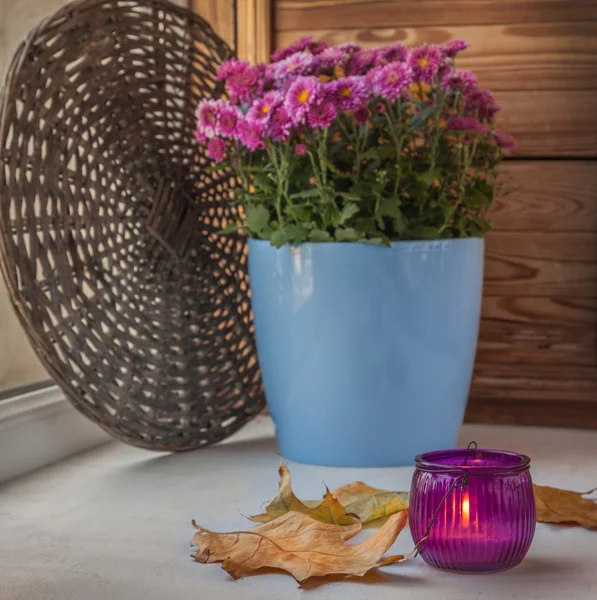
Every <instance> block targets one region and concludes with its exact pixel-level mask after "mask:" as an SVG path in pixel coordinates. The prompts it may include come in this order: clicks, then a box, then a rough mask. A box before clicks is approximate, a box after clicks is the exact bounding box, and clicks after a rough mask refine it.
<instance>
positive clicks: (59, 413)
mask: <svg viewBox="0 0 597 600" xmlns="http://www.w3.org/2000/svg"><path fill="white" fill-rule="evenodd" d="M110 440H111V438H110V436H109V435H108V434H107V433H106V432H105V431H103V430H102V429H100V428H99V427H98V426H97V425H95V424H94V423H92V422H91V421H89V420H88V419H86V418H85V417H84V416H83V415H81V414H80V413H79V412H78V411H77V410H75V408H74V407H73V406H72V405H71V404H70V403H69V402H68V400H67V399H66V398H65V396H64V394H63V393H62V391H61V390H60V388H58V387H57V386H55V385H52V386H49V387H45V388H41V389H36V390H33V391H27V392H23V393H18V391H17V395H15V396H12V397H8V398H5V399H3V400H2V401H0V482H3V481H7V480H8V479H12V478H14V477H19V476H21V475H24V474H26V473H29V472H31V471H34V470H36V469H40V468H42V467H45V466H47V465H49V464H52V463H55V462H58V461H60V460H63V459H65V458H68V457H69V456H73V455H75V454H79V453H81V452H85V451H86V450H90V449H91V448H95V447H96V446H99V445H101V444H105V443H107V442H109V441H110Z"/></svg>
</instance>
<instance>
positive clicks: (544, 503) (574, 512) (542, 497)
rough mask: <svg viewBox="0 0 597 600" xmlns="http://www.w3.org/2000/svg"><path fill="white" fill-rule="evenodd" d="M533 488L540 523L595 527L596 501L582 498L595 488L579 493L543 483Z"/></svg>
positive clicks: (596, 525) (596, 521)
mask: <svg viewBox="0 0 597 600" xmlns="http://www.w3.org/2000/svg"><path fill="white" fill-rule="evenodd" d="M533 489H534V490H535V504H536V506H537V521H539V522H540V523H577V524H578V525H582V526H583V527H586V528H588V529H593V528H597V502H595V501H593V500H590V499H589V498H583V496H586V495H587V494H590V493H592V492H594V491H595V490H592V492H585V493H584V494H579V493H578V492H571V491H569V490H560V489H558V488H552V487H548V486H544V485H535V486H533Z"/></svg>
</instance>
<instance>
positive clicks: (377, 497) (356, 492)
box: [332, 481, 409, 523]
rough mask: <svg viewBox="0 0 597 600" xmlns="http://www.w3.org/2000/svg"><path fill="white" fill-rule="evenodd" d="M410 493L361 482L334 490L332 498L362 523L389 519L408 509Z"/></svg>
mask: <svg viewBox="0 0 597 600" xmlns="http://www.w3.org/2000/svg"><path fill="white" fill-rule="evenodd" d="M408 495H409V494H408V492H390V491H387V490H379V489H377V488H374V487H371V486H369V485H367V484H366V483H362V482H361V481H356V482H355V483H349V484H348V485H343V486H342V487H339V488H337V489H335V490H332V496H334V498H336V500H338V501H339V502H340V504H341V505H342V506H343V507H344V509H345V510H346V512H348V513H350V514H354V515H357V516H358V517H359V519H360V520H361V522H362V523H368V522H369V521H375V520H376V519H382V518H384V517H389V516H390V515H393V514H394V513H397V512H400V511H402V510H406V509H407V508H408Z"/></svg>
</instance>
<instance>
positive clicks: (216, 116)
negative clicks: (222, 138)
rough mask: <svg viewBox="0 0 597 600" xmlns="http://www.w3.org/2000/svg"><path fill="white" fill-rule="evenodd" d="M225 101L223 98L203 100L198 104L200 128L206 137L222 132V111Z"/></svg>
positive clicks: (197, 113)
mask: <svg viewBox="0 0 597 600" xmlns="http://www.w3.org/2000/svg"><path fill="white" fill-rule="evenodd" d="M223 106H224V103H223V102H222V101H221V100H212V99H207V100H201V102H199V105H198V106H197V112H196V115H197V121H198V128H199V130H200V131H201V133H202V134H203V135H204V136H205V137H206V138H212V137H215V136H216V135H218V134H219V133H220V113H221V111H222V108H223Z"/></svg>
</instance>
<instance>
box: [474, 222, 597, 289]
mask: <svg viewBox="0 0 597 600" xmlns="http://www.w3.org/2000/svg"><path fill="white" fill-rule="evenodd" d="M485 241H486V254H485V289H484V293H485V295H487V296H493V295H495V296H503V295H512V296H519V297H524V296H560V297H586V298H596V297H597V235H595V233H585V232H582V233H567V232H541V231H532V232H510V231H493V232H491V233H489V234H488V235H487V237H486V240H485Z"/></svg>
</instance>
